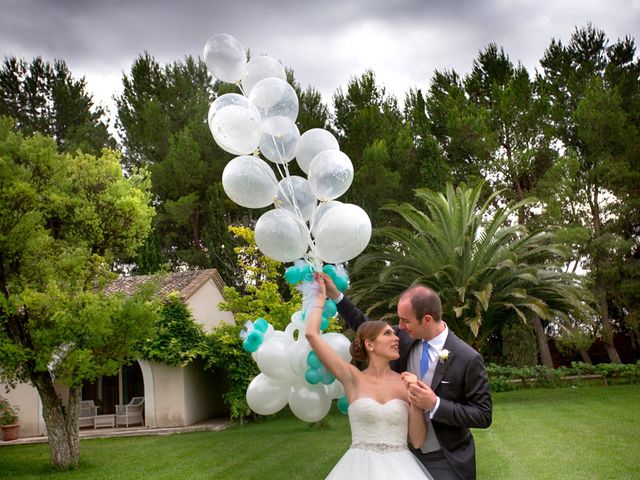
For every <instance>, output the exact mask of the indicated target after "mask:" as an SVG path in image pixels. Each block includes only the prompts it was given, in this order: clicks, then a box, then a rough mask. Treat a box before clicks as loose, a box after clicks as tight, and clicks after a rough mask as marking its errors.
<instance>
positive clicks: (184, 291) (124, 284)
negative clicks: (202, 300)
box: [105, 268, 224, 300]
mask: <svg viewBox="0 0 640 480" xmlns="http://www.w3.org/2000/svg"><path fill="white" fill-rule="evenodd" d="M209 279H211V280H212V281H213V283H214V284H215V285H216V287H218V290H220V293H223V292H224V281H223V280H222V277H221V276H220V273H218V270H216V269H215V268H210V269H208V270H187V271H186V272H171V273H162V274H158V275H139V276H134V277H120V278H118V279H117V280H114V281H113V282H111V283H110V284H109V285H107V286H106V288H105V292H106V293H126V294H128V295H132V294H133V293H135V292H136V290H137V289H138V287H139V286H140V285H142V284H143V283H145V282H148V281H149V280H154V281H156V282H157V283H158V286H159V288H158V295H160V296H161V297H164V296H166V295H168V294H169V293H171V292H179V293H180V296H181V297H182V299H183V300H187V299H188V298H189V297H191V295H193V294H194V293H195V292H196V291H197V290H198V289H199V288H200V287H201V286H202V285H203V284H204V283H205V282H207V281H208V280H209Z"/></svg>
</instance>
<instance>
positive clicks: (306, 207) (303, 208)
mask: <svg viewBox="0 0 640 480" xmlns="http://www.w3.org/2000/svg"><path fill="white" fill-rule="evenodd" d="M277 190H278V193H277V194H276V198H275V200H274V201H273V204H274V205H275V206H276V208H284V209H285V210H288V211H289V212H291V213H293V214H294V215H297V211H296V208H295V206H297V207H298V209H299V210H300V213H301V214H302V218H304V219H305V220H309V219H310V218H311V215H312V214H313V209H314V208H315V206H316V196H315V195H314V194H313V192H312V191H311V186H310V185H309V181H308V180H307V179H306V178H302V177H299V176H297V175H291V176H289V177H286V178H284V179H282V180H280V183H279V184H278V189H277ZM294 201H295V205H294Z"/></svg>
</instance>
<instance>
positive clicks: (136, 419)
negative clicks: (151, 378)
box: [116, 397, 144, 427]
mask: <svg viewBox="0 0 640 480" xmlns="http://www.w3.org/2000/svg"><path fill="white" fill-rule="evenodd" d="M143 407H144V397H133V398H132V399H131V401H130V402H129V403H127V404H126V405H116V424H117V425H118V426H119V427H120V426H122V425H124V426H125V427H128V426H129V425H137V424H141V425H142V424H143V420H142V408H143Z"/></svg>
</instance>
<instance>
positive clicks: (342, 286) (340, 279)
mask: <svg viewBox="0 0 640 480" xmlns="http://www.w3.org/2000/svg"><path fill="white" fill-rule="evenodd" d="M333 283H335V284H336V288H337V289H338V290H340V291H341V292H344V291H345V290H346V289H347V288H348V287H349V277H348V276H347V275H336V278H335V279H334V280H333Z"/></svg>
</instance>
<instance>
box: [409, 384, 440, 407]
mask: <svg viewBox="0 0 640 480" xmlns="http://www.w3.org/2000/svg"><path fill="white" fill-rule="evenodd" d="M409 402H411V404H413V405H415V406H417V407H420V408H421V409H422V410H424V411H430V410H433V407H435V405H436V394H435V393H434V391H433V390H431V387H430V386H429V385H427V384H426V383H424V382H421V381H420V380H418V382H417V383H415V384H414V385H411V387H409Z"/></svg>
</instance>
